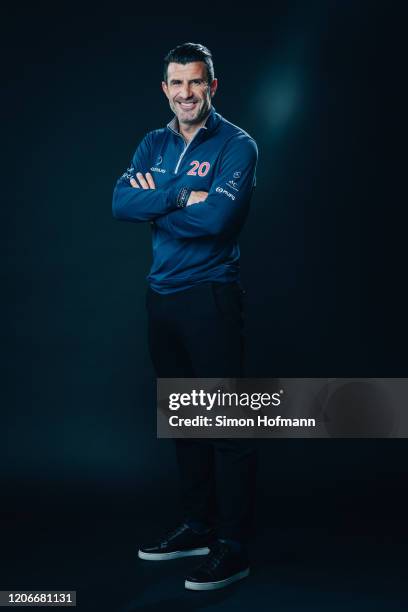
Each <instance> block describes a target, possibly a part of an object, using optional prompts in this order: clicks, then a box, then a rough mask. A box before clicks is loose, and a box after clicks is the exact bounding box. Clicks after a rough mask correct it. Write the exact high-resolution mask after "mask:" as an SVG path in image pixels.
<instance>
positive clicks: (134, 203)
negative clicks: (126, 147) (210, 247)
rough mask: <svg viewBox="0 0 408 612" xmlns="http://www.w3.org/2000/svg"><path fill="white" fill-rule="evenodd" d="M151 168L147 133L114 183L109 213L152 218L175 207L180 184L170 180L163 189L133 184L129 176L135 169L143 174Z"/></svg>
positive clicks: (131, 218) (126, 218) (136, 218)
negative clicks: (144, 187)
mask: <svg viewBox="0 0 408 612" xmlns="http://www.w3.org/2000/svg"><path fill="white" fill-rule="evenodd" d="M149 168H150V135H149V134H147V135H146V136H145V138H144V139H143V140H142V142H141V143H140V144H139V146H138V148H137V149H136V152H135V154H134V156H133V159H132V163H131V165H130V167H129V168H128V169H127V170H126V172H124V173H123V174H122V176H121V177H120V178H119V180H118V181H117V183H116V185H115V189H114V191H113V199H112V215H113V217H114V218H115V219H120V220H122V221H133V222H135V223H138V222H142V221H152V220H154V219H156V218H157V217H159V216H160V215H164V214H166V213H168V212H171V211H173V210H177V198H178V195H179V192H180V187H178V188H177V187H174V186H172V185H171V184H170V185H169V186H168V187H166V189H165V190H164V189H142V188H141V187H140V188H139V189H137V188H135V187H132V185H131V184H130V179H131V178H135V177H136V172H142V173H143V174H146V172H148V171H149Z"/></svg>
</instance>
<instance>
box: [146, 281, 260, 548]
mask: <svg viewBox="0 0 408 612" xmlns="http://www.w3.org/2000/svg"><path fill="white" fill-rule="evenodd" d="M146 305H147V311H148V338H149V349H150V354H151V358H152V361H153V365H154V368H155V370H156V375H157V377H158V378H193V377H195V378H218V377H222V378H224V377H226V378H227V377H228V378H235V377H242V376H243V357H244V338H243V291H242V289H241V287H240V285H239V284H238V283H235V282H234V283H215V282H211V283H202V284H199V285H196V286H195V287H193V288H191V289H186V290H184V291H179V292H176V293H171V294H166V295H163V294H159V293H157V292H155V291H153V290H152V289H150V288H149V289H148V291H147V296H146ZM175 444H176V455H177V463H178V467H179V472H180V482H181V497H182V503H183V507H184V512H185V519H186V520H187V519H190V520H195V521H200V522H204V523H207V524H213V525H215V527H216V528H217V533H218V537H221V538H230V539H235V540H239V541H241V542H243V543H246V541H247V539H248V535H249V531H250V527H251V522H252V516H253V505H254V490H255V472H256V451H255V447H254V444H253V442H252V441H251V440H250V439H243V438H242V439H241V438H234V439H211V440H210V439H203V438H201V439H185V438H182V439H175Z"/></svg>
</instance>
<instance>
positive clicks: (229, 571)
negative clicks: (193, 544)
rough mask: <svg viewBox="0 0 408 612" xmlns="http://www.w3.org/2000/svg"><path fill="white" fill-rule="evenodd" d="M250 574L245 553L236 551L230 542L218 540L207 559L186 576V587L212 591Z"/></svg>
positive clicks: (193, 589) (194, 589)
mask: <svg viewBox="0 0 408 612" xmlns="http://www.w3.org/2000/svg"><path fill="white" fill-rule="evenodd" d="M248 574H249V565H248V558H247V555H246V554H245V553H242V552H234V551H233V550H232V549H231V548H230V547H229V546H228V544H226V543H224V542H220V541H218V542H216V543H215V544H214V545H213V546H212V547H211V553H210V554H209V555H208V557H207V558H206V559H205V561H204V562H203V563H202V564H201V565H200V566H199V567H198V568H197V569H196V570H195V571H193V572H192V573H191V574H190V575H189V576H187V578H186V582H185V587H186V589H191V590H192V591H212V590H213V589H222V588H223V587H226V586H228V585H229V584H232V583H233V582H236V581H237V580H241V578H246V576H248Z"/></svg>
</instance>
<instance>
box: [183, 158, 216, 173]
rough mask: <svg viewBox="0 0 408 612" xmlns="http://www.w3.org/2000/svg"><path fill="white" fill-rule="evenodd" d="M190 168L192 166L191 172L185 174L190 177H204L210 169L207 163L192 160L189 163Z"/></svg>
mask: <svg viewBox="0 0 408 612" xmlns="http://www.w3.org/2000/svg"><path fill="white" fill-rule="evenodd" d="M190 166H192V168H191V170H189V171H188V172H187V174H189V175H190V176H197V174H198V176H205V175H206V174H208V171H209V169H210V168H211V164H210V163H209V162H201V163H200V162H199V161H197V160H194V161H192V162H191V164H190Z"/></svg>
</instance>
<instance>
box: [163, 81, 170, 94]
mask: <svg viewBox="0 0 408 612" xmlns="http://www.w3.org/2000/svg"><path fill="white" fill-rule="evenodd" d="M162 90H163V91H164V94H165V96H166V98H169V88H168V87H167V83H166V81H162Z"/></svg>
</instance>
